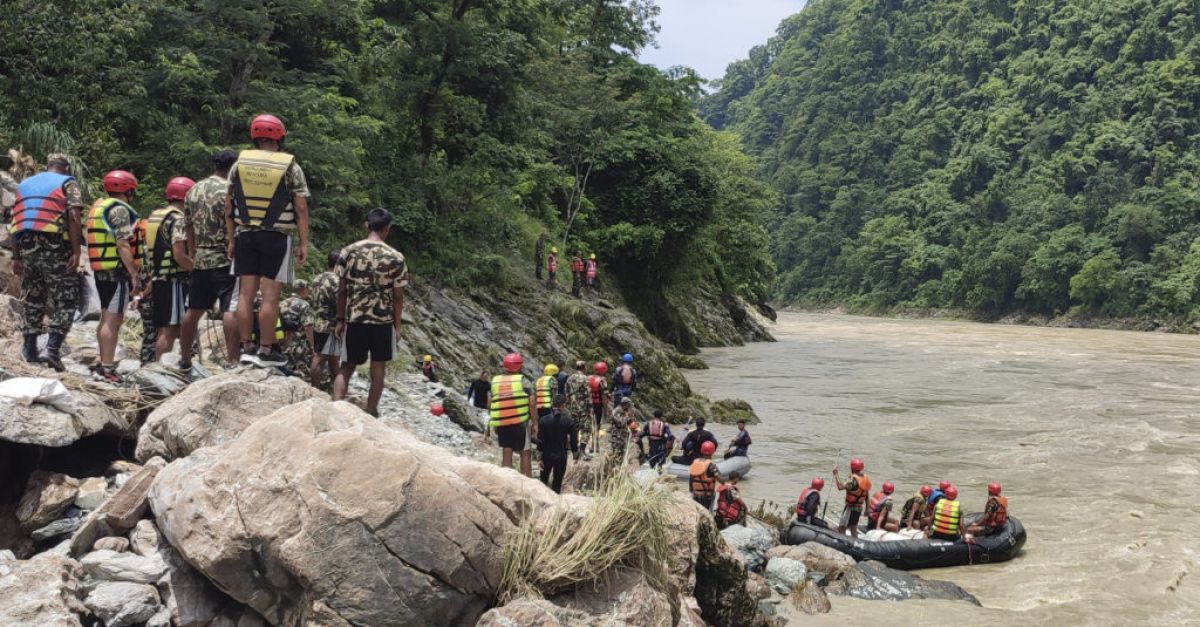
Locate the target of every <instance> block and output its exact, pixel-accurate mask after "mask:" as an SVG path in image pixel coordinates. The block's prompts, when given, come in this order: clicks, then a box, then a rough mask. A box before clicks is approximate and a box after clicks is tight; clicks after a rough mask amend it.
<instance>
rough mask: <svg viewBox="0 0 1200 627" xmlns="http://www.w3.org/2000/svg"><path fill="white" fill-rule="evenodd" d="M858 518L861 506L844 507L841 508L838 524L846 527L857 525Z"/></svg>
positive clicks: (860, 514)
mask: <svg viewBox="0 0 1200 627" xmlns="http://www.w3.org/2000/svg"><path fill="white" fill-rule="evenodd" d="M860 518H862V507H846V509H844V510H842V520H841V522H839V523H838V526H839V527H845V528H847V529H849V528H851V527H857V526H858V521H859V519H860Z"/></svg>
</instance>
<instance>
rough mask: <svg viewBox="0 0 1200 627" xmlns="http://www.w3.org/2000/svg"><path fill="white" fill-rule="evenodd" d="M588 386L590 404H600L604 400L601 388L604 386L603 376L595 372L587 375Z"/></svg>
mask: <svg viewBox="0 0 1200 627" xmlns="http://www.w3.org/2000/svg"><path fill="white" fill-rule="evenodd" d="M588 387H590V388H591V389H592V404H593V405H600V404H602V403H603V402H604V392H603V390H602V389H601V388H603V387H604V377H601V376H599V375H595V374H594V375H592V376H590V377H588Z"/></svg>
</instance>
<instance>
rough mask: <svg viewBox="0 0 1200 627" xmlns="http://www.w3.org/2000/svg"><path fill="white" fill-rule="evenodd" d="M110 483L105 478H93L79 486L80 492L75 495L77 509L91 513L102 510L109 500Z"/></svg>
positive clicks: (85, 480)
mask: <svg viewBox="0 0 1200 627" xmlns="http://www.w3.org/2000/svg"><path fill="white" fill-rule="evenodd" d="M107 491H108V481H105V479H104V477H91V478H88V479H84V480H83V482H82V483H80V484H79V492H78V493H77V494H76V495H75V507H78V508H79V509H85V510H88V511H89V512H90V511H92V510H95V509H100V506H101V505H103V504H104V501H105V499H107V498H108V494H107Z"/></svg>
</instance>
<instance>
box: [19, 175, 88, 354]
mask: <svg viewBox="0 0 1200 627" xmlns="http://www.w3.org/2000/svg"><path fill="white" fill-rule="evenodd" d="M63 194H64V195H65V196H66V205H67V211H68V212H69V213H74V215H75V216H76V218H79V217H80V216H81V215H82V213H83V209H84V205H83V197H82V195H81V194H80V190H79V183H78V182H77V181H75V180H70V181H67V182H66V183H64V184H63ZM61 228H62V232H61V233H36V232H26V233H21V234H20V235H19V236H18V237H17V238H15V241H14V246H13V258H14V259H19V260H21V261H23V262H24V263H25V274H24V276H22V277H21V300H23V301H24V302H25V326H24V329H25V333H40V332H41V330H42V320H43V318H49V325H48V328H49V331H50V332H51V333H62V334H63V335H66V334H67V333H70V331H71V323H72V322H73V321H74V320H75V304H76V300H77V298H78V294H79V270H78V268H68V267H67V259H68V257H70V256H71V244H70V241H69V240H68V239H67V226H66V224H65V223H64V224H62V225H61Z"/></svg>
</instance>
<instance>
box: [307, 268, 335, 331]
mask: <svg viewBox="0 0 1200 627" xmlns="http://www.w3.org/2000/svg"><path fill="white" fill-rule="evenodd" d="M337 290H338V278H337V275H336V274H334V273H333V272H332V271H326V272H322V273H321V274H318V275H317V278H315V279H313V280H312V283H310V284H309V286H308V300H309V303H311V304H312V310H313V333H333V328H334V326H335V325H336V324H337Z"/></svg>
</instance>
